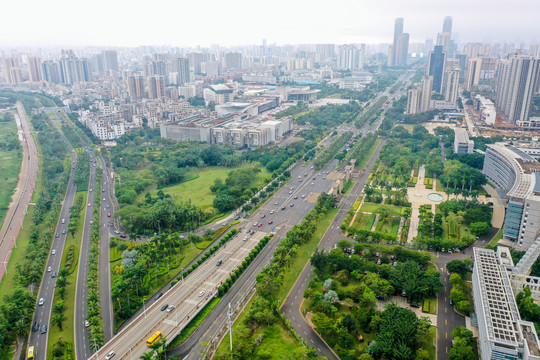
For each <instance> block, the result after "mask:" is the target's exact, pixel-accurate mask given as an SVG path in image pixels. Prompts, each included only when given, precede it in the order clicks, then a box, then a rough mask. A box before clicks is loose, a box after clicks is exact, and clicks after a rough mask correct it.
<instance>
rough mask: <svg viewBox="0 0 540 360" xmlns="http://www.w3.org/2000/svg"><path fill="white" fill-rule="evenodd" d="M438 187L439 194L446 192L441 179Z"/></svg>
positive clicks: (438, 181)
mask: <svg viewBox="0 0 540 360" xmlns="http://www.w3.org/2000/svg"><path fill="white" fill-rule="evenodd" d="M436 186H437V188H436V189H435V190H437V191H439V192H444V184H443V182H442V181H440V180H439V179H437V185H436Z"/></svg>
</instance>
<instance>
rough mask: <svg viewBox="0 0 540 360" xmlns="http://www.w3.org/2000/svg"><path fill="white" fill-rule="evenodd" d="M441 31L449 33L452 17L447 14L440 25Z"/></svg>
mask: <svg viewBox="0 0 540 360" xmlns="http://www.w3.org/2000/svg"><path fill="white" fill-rule="evenodd" d="M442 31H443V33H451V32H452V17H451V16H447V17H445V18H444V22H443V26H442Z"/></svg>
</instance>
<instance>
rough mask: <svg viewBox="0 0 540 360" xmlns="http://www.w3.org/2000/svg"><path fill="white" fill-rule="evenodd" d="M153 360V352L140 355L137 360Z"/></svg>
mask: <svg viewBox="0 0 540 360" xmlns="http://www.w3.org/2000/svg"><path fill="white" fill-rule="evenodd" d="M153 358H154V352H153V351H149V352H145V353H144V354H142V355H141V357H140V358H139V359H141V360H152V359H153Z"/></svg>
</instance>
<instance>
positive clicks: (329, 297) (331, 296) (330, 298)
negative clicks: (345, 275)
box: [323, 290, 339, 304]
mask: <svg viewBox="0 0 540 360" xmlns="http://www.w3.org/2000/svg"><path fill="white" fill-rule="evenodd" d="M323 299H324V301H326V302H329V303H330V304H332V303H335V302H336V301H338V300H339V297H338V294H337V293H336V292H335V291H334V290H329V291H328V292H327V293H326V294H324V295H323Z"/></svg>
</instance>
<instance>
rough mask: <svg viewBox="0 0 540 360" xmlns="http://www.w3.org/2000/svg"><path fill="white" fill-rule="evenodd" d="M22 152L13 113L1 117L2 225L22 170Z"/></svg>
mask: <svg viewBox="0 0 540 360" xmlns="http://www.w3.org/2000/svg"><path fill="white" fill-rule="evenodd" d="M21 161H22V150H21V145H20V144H19V139H18V137H17V125H16V123H15V119H14V118H13V114H12V113H11V112H8V113H3V114H2V115H0V174H2V177H1V179H2V187H0V223H3V221H4V217H5V215H6V212H7V210H8V207H9V204H10V202H11V197H12V196H13V193H14V190H15V187H16V186H17V182H18V181H19V171H20V169H21Z"/></svg>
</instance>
